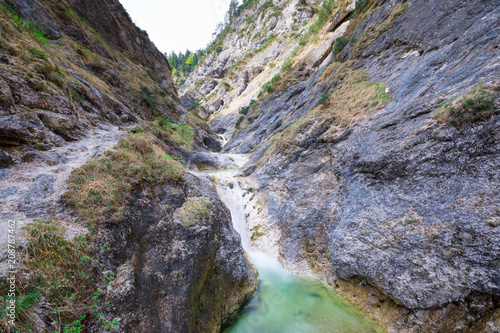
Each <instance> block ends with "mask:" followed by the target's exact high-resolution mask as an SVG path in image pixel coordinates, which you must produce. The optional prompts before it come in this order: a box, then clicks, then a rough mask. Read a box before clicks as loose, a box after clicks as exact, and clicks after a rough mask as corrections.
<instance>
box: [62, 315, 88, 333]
mask: <svg viewBox="0 0 500 333" xmlns="http://www.w3.org/2000/svg"><path fill="white" fill-rule="evenodd" d="M83 319H85V316H82V317H81V318H79V319H77V320H75V321H74V322H73V323H71V324H67V325H64V327H63V333H80V332H82V331H83V329H84V326H83V324H82V322H81V320H83Z"/></svg>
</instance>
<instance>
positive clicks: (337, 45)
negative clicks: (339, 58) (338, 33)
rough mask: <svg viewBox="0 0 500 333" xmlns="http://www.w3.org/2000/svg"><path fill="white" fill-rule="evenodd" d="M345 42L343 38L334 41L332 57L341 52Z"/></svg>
mask: <svg viewBox="0 0 500 333" xmlns="http://www.w3.org/2000/svg"><path fill="white" fill-rule="evenodd" d="M346 44H347V41H346V39H345V38H344V37H339V38H337V39H335V47H334V48H333V52H332V53H333V55H337V54H338V53H339V52H341V51H342V50H343V49H344V47H345V46H346Z"/></svg>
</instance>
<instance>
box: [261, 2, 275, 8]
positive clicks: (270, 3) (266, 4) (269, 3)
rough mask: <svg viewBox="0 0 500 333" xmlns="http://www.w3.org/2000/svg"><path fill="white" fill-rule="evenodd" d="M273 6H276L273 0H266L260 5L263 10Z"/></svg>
mask: <svg viewBox="0 0 500 333" xmlns="http://www.w3.org/2000/svg"><path fill="white" fill-rule="evenodd" d="M272 6H274V4H273V0H268V1H266V2H264V3H263V4H262V6H261V7H260V9H261V10H266V9H267V8H269V7H272Z"/></svg>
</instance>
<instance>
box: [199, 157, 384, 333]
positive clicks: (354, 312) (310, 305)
mask: <svg viewBox="0 0 500 333" xmlns="http://www.w3.org/2000/svg"><path fill="white" fill-rule="evenodd" d="M228 157H230V158H231V159H232V160H233V161H234V162H235V163H236V164H237V165H238V167H241V166H242V165H243V164H244V163H245V162H246V161H247V158H246V157H245V156H244V155H228ZM204 173H208V174H210V175H211V176H212V177H213V179H214V180H215V183H216V186H217V191H218V193H219V197H220V198H221V200H222V201H223V202H224V204H225V205H226V206H227V207H228V208H229V210H230V211H231V217H232V221H233V227H234V229H235V230H236V231H237V232H238V233H239V234H240V237H241V242H242V246H243V249H244V250H245V251H246V252H247V254H248V256H249V259H250V261H251V262H252V263H253V264H254V265H255V267H256V268H257V270H258V272H259V279H260V283H259V287H258V290H257V292H256V294H255V295H254V296H253V298H252V300H251V301H250V303H249V304H248V305H247V306H246V308H245V309H244V310H243V311H242V313H241V314H240V317H239V318H238V320H237V321H236V323H235V324H234V325H233V326H231V327H230V328H228V329H227V330H225V331H224V333H253V332H255V333H283V332H287V333H309V332H310V333H318V332H325V333H326V332H339V333H380V332H383V330H382V329H381V328H380V326H379V325H378V324H377V323H376V322H374V321H373V320H371V319H369V318H366V317H365V316H364V314H363V313H362V312H361V311H360V310H358V309H357V308H355V307H354V306H353V305H351V304H350V303H349V302H348V301H346V300H345V299H343V298H342V297H341V296H340V295H338V294H337V293H336V292H334V291H332V290H331V289H330V288H328V287H327V286H325V285H324V284H323V283H321V282H320V281H318V280H316V279H314V278H311V277H307V276H300V275H296V274H292V273H290V272H288V271H286V270H285V269H284V268H283V266H282V265H281V264H280V263H279V262H278V261H277V260H275V259H273V258H272V257H270V256H269V255H267V254H265V253H263V252H262V251H261V249H255V248H252V246H251V245H250V237H249V236H250V235H249V230H248V228H247V219H246V216H245V203H244V202H245V201H244V199H243V194H244V193H245V192H244V190H243V189H242V188H241V186H240V184H239V179H238V170H235V169H229V170H213V171H205V172H204Z"/></svg>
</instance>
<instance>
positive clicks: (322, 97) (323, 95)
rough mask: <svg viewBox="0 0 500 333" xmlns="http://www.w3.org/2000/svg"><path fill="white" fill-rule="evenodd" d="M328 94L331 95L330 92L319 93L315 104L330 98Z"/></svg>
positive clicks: (323, 102) (322, 102)
mask: <svg viewBox="0 0 500 333" xmlns="http://www.w3.org/2000/svg"><path fill="white" fill-rule="evenodd" d="M330 96H331V94H330V93H327V92H325V93H323V94H322V95H321V97H320V98H319V100H318V104H317V105H321V104H325V103H326V101H328V99H329V98H330Z"/></svg>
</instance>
